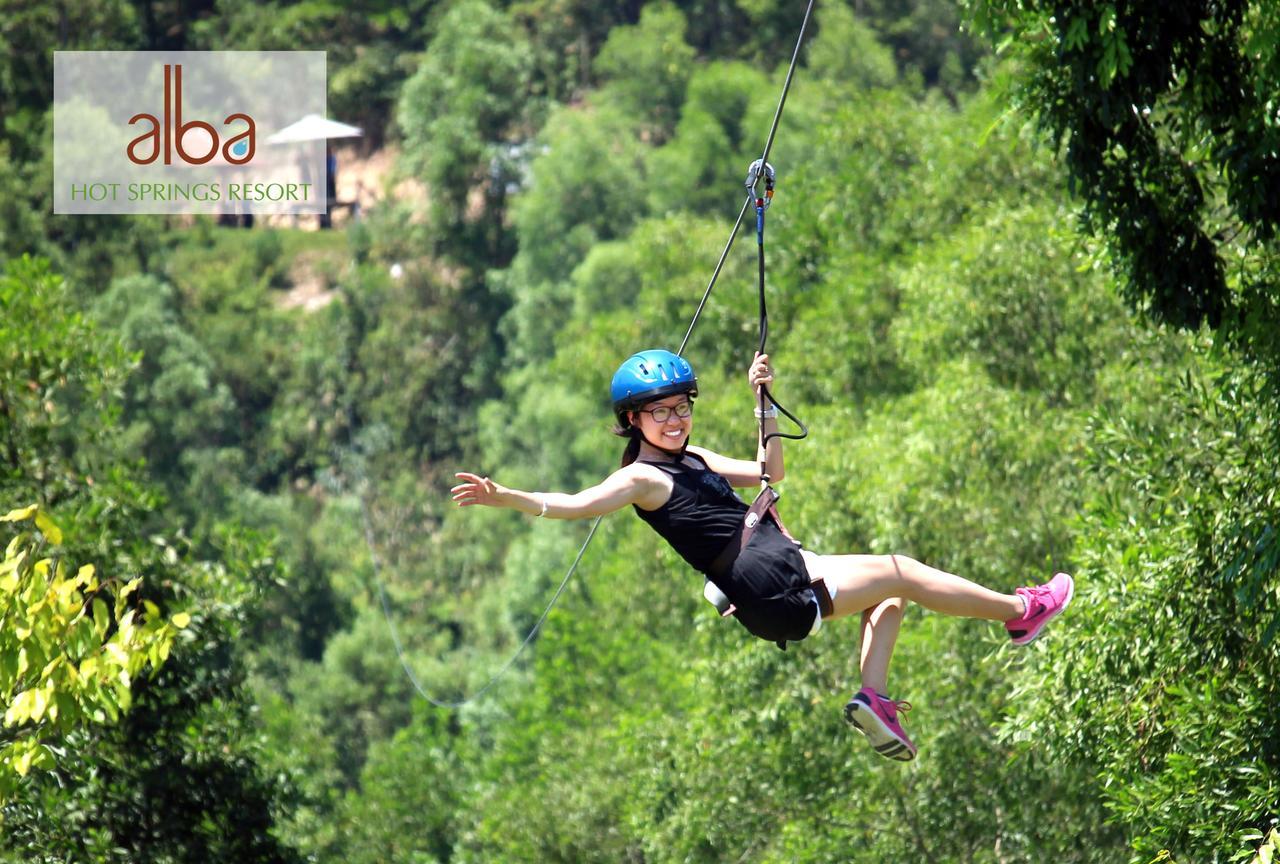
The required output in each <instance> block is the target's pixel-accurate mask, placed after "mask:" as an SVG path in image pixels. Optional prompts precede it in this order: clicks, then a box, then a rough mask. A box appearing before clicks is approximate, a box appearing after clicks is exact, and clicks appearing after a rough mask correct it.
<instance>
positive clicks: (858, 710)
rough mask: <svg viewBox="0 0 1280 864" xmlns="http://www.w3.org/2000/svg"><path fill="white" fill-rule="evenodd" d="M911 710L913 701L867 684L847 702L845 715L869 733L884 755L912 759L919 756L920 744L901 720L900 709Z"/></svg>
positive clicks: (868, 737) (869, 737) (856, 725)
mask: <svg viewBox="0 0 1280 864" xmlns="http://www.w3.org/2000/svg"><path fill="white" fill-rule="evenodd" d="M910 710H911V703H910V702H898V701H895V700H893V699H890V698H889V697H888V696H881V695H880V694H879V693H877V692H876V691H874V690H872V689H871V688H870V687H863V688H862V689H861V690H859V691H858V692H857V693H855V694H853V698H852V699H850V700H849V704H847V705H845V706H844V719H845V720H848V721H849V724H850V725H851V726H853V727H854V728H855V729H857V730H859V731H860V732H862V733H863V734H864V735H866V736H867V740H868V741H870V742H871V747H872V749H874V750H875V751H876V752H877V753H879V754H880V755H881V756H884V757H885V758H887V759H896V760H898V761H899V762H910V761H911V760H912V759H914V758H916V745H914V744H912V743H911V739H910V738H908V737H907V733H906V732H904V731H902V724H901V723H899V722H898V712H899V711H910Z"/></svg>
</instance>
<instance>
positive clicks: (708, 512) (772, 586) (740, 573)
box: [632, 453, 818, 649]
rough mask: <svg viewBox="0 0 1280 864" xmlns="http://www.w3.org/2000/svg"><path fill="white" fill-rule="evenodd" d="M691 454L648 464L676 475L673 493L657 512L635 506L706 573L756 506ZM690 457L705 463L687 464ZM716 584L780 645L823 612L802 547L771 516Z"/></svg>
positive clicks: (750, 626)
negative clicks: (811, 581)
mask: <svg viewBox="0 0 1280 864" xmlns="http://www.w3.org/2000/svg"><path fill="white" fill-rule="evenodd" d="M685 456H686V459H682V460H680V461H679V462H646V463H645V464H647V465H655V466H657V467H658V468H659V469H660V470H661V471H663V472H664V473H666V474H669V475H671V481H672V489H671V497H670V498H668V499H667V503H666V504H663V505H662V506H661V507H659V508H658V509H657V510H642V509H641V508H639V507H635V505H632V506H633V507H635V510H636V514H637V515H638V516H639V517H640V518H641V519H643V520H644V521H645V522H648V523H649V525H650V526H651V527H652V528H653V530H655V531H657V532H658V534H660V535H661V536H662V537H663V539H665V540H666V541H667V542H668V543H670V544H671V546H672V548H674V549H675V550H676V552H678V553H680V557H682V558H684V560H685V561H687V562H689V565H690V566H691V567H693V568H694V569H695V570H701V571H702V572H703V573H706V572H707V571H708V570H710V569H711V562H713V561H714V560H715V559H716V557H717V556H719V554H720V552H721V551H722V550H723V549H724V548H725V547H726V546H727V545H728V544H729V543H730V542H738V538H739V536H740V533H741V530H742V520H743V517H744V516H745V514H746V512H747V510H748V509H750V508H749V507H748V506H747V505H746V503H745V502H744V501H743V500H742V499H741V498H739V497H738V495H737V493H735V492H734V491H733V487H732V486H730V485H729V481H728V480H726V479H725V478H724V477H723V476H722V475H720V474H717V473H716V472H714V471H712V470H711V469H710V467H708V465H707V463H706V461H705V460H703V459H702V458H701V457H700V456H697V455H696V454H694V453H686V454H685ZM690 456H692V457H693V459H695V460H697V462H698V463H700V464H701V466H702V467H698V466H697V465H693V464H690V463H689V462H688V461H686V460H687V457H690ZM714 581H715V583H716V585H717V586H719V588H720V590H721V591H723V592H724V593H725V594H726V595H727V596H728V597H729V600H730V601H732V602H733V604H734V605H735V606H736V607H737V611H736V612H735V613H734V617H735V618H737V619H738V622H739V623H740V624H742V626H744V627H746V628H747V630H748V631H749V632H750V633H752V634H753V635H755V636H759V637H760V638H761V639H767V640H769V641H770V642H776V643H777V644H778V647H780V648H784V649H785V648H786V643H787V641H792V642H798V641H800V640H801V639H803V638H805V636H807V635H808V634H809V631H810V630H811V629H812V627H813V621H814V618H815V617H816V616H817V615H818V604H817V601H816V600H815V599H814V597H813V591H812V590H811V589H810V587H809V573H808V571H807V569H806V568H805V565H804V559H803V558H802V557H801V556H800V547H799V546H798V545H797V544H796V543H795V541H793V540H791V539H790V538H788V537H787V536H786V535H785V534H783V533H782V530H781V529H780V528H779V527H778V526H777V524H775V523H774V521H773V519H772V518H771V517H766V518H765V519H762V520H761V521H760V524H759V525H758V526H757V527H756V530H755V533H754V534H752V535H751V542H750V543H748V544H747V546H746V548H744V549H743V550H742V551H741V553H740V554H739V555H738V557H737V558H736V559H735V560H734V562H733V566H732V568H731V569H730V571H729V572H728V573H723V574H720V575H718V576H717V577H716V578H715V580H714Z"/></svg>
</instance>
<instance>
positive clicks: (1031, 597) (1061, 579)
mask: <svg viewBox="0 0 1280 864" xmlns="http://www.w3.org/2000/svg"><path fill="white" fill-rule="evenodd" d="M1075 590H1076V584H1075V582H1074V581H1072V579H1071V577H1070V576H1068V575H1067V574H1066V573H1059V574H1057V575H1056V576H1054V577H1053V578H1052V579H1050V580H1049V581H1048V582H1046V583H1045V584H1043V585H1033V586H1032V587H1030V588H1019V589H1017V591H1015V592H1014V593H1015V594H1017V595H1018V596H1019V597H1021V598H1022V602H1023V603H1024V604H1026V607H1027V612H1026V614H1025V615H1023V616H1022V617H1021V618H1014V619H1013V620H1012V621H1006V622H1004V626H1005V629H1006V630H1008V631H1009V635H1010V636H1011V637H1012V638H1013V644H1014V645H1026V644H1027V643H1028V642H1031V641H1033V640H1034V639H1035V638H1036V637H1037V636H1039V635H1040V631H1041V630H1043V629H1044V625H1046V624H1048V623H1049V622H1050V621H1052V620H1053V619H1054V618H1057V617H1058V616H1059V615H1061V614H1062V610H1063V609H1066V608H1067V604H1068V603H1070V602H1071V597H1072V595H1073V594H1075Z"/></svg>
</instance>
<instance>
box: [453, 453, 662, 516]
mask: <svg viewBox="0 0 1280 864" xmlns="http://www.w3.org/2000/svg"><path fill="white" fill-rule="evenodd" d="M658 473H659V472H654V471H653V470H652V469H650V468H649V466H645V465H636V464H632V465H627V466H626V467H624V468H620V469H618V470H617V471H614V472H613V473H612V474H610V475H609V476H608V477H606V478H605V479H604V480H602V481H601V482H599V483H597V484H596V485H595V486H591V487H589V488H587V489H583V490H582V491H581V492H574V493H565V492H525V491H522V490H520V489H510V488H508V487H506V486H502V485H500V484H498V483H495V482H494V481H493V480H491V479H489V478H488V477H481V476H479V475H476V474H470V473H467V472H465V471H459V472H458V473H457V475H456V476H457V477H458V478H459V479H461V480H462V481H463V482H462V483H459V484H458V485H457V486H454V487H453V489H452V490H451V492H452V493H453V500H454V501H455V502H457V504H458V506H460V507H469V506H472V505H476V504H480V505H484V506H487V507H509V508H511V509H513V510H519V511H520V512H522V513H528V514H529V515H530V516H549V517H551V518H552V519H590V518H591V517H593V516H603V515H605V514H606V513H612V512H614V511H615V510H621V509H622V508H623V507H626V506H627V505H628V504H640V505H641V506H645V505H646V504H649V503H651V502H652V501H654V500H655V498H656V497H657V496H659V495H662V494H664V493H667V492H669V491H670V490H669V489H663V488H662V481H661V479H660V478H659V477H658V476H655V475H656V474H658ZM656 506H661V502H658V504H657V505H656ZM650 509H651V508H650Z"/></svg>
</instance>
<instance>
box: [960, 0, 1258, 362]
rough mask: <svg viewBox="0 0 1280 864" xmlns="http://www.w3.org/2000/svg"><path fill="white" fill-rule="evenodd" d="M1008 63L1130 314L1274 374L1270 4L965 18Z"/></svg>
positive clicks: (1106, 7)
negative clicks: (1016, 59)
mask: <svg viewBox="0 0 1280 864" xmlns="http://www.w3.org/2000/svg"><path fill="white" fill-rule="evenodd" d="M967 5H968V6H969V7H970V9H971V11H972V12H973V14H974V16H975V18H976V20H977V23H978V26H979V28H980V29H982V30H983V32H984V33H986V34H989V35H991V36H992V37H993V38H1005V36H1004V34H1006V33H1008V34H1009V38H1008V39H1007V40H1006V42H1005V44H1012V45H1016V46H1017V47H1018V52H1017V53H1018V54H1019V56H1020V57H1021V58H1022V59H1023V62H1024V63H1025V72H1024V74H1023V77H1022V79H1021V83H1020V86H1019V91H1018V97H1017V99H1018V102H1019V104H1020V105H1021V107H1022V108H1023V109H1024V110H1025V111H1027V112H1028V113H1030V114H1033V115H1034V116H1036V117H1037V118H1038V120H1039V122H1040V124H1041V126H1042V127H1043V128H1044V130H1045V131H1046V132H1047V133H1048V135H1049V136H1050V138H1051V140H1052V141H1053V142H1054V143H1055V144H1056V145H1060V146H1062V147H1063V150H1064V160H1065V165H1066V167H1067V170H1068V172H1069V176H1070V182H1071V185H1072V188H1073V189H1075V190H1077V191H1078V193H1079V194H1080V195H1081V196H1082V197H1083V198H1084V200H1085V202H1086V204H1087V206H1086V208H1085V210H1084V211H1083V216H1084V220H1085V224H1086V226H1087V227H1088V228H1089V230H1090V231H1092V232H1093V233H1094V234H1095V235H1096V236H1098V237H1100V238H1102V239H1104V240H1105V242H1106V244H1107V248H1108V249H1109V250H1110V252H1111V254H1112V255H1113V257H1114V259H1115V262H1116V264H1117V266H1118V267H1119V271H1120V273H1121V274H1122V275H1123V280H1122V283H1121V284H1122V286H1123V289H1124V292H1125V295H1126V297H1127V298H1128V299H1129V301H1130V303H1131V304H1132V305H1133V306H1134V307H1135V308H1138V309H1142V310H1146V311H1148V312H1149V313H1150V314H1151V315H1152V316H1153V317H1154V318H1155V319H1156V320H1157V321H1161V322H1168V323H1170V324H1173V325H1176V326H1179V327H1187V328H1195V327H1197V326H1199V325H1200V324H1202V323H1205V324H1207V325H1208V326H1209V327H1211V328H1213V329H1218V328H1220V327H1224V328H1225V329H1226V332H1227V333H1228V334H1230V335H1231V336H1232V337H1233V339H1234V340H1235V341H1236V342H1237V343H1238V344H1241V345H1244V346H1246V347H1248V348H1249V349H1250V350H1251V351H1252V352H1254V353H1255V354H1256V355H1259V356H1261V357H1263V358H1266V360H1267V362H1270V363H1274V362H1275V356H1276V355H1275V349H1276V344H1275V341H1274V338H1273V334H1274V333H1275V332H1276V331H1277V329H1278V328H1277V326H1276V322H1277V317H1276V312H1275V305H1276V304H1275V295H1274V291H1273V288H1272V286H1273V285H1274V283H1275V263H1274V262H1275V242H1274V241H1275V237H1276V231H1277V227H1278V226H1280V198H1278V197H1277V195H1276V192H1275V190H1276V189H1277V188H1280V160H1278V159H1277V157H1276V142H1277V140H1280V124H1277V121H1276V118H1275V112H1274V110H1273V106H1272V103H1271V100H1272V97H1273V95H1274V89H1275V86H1274V85H1275V81H1276V79H1277V74H1278V73H1280V52H1278V51H1277V47H1276V46H1277V45H1280V17H1278V16H1277V15H1276V12H1275V9H1274V6H1273V4H1270V3H1201V4H1194V5H1192V6H1181V5H1179V6H1176V7H1175V6H1168V5H1166V4H1161V3H1154V2H1128V3H1066V4H1055V3H1004V2H970V3H969V4H967Z"/></svg>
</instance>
